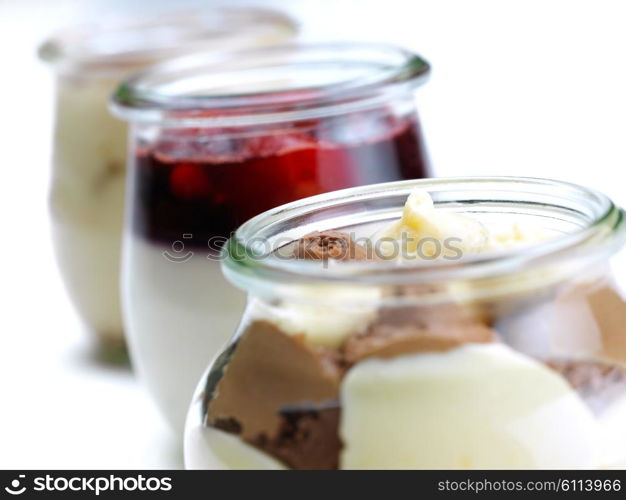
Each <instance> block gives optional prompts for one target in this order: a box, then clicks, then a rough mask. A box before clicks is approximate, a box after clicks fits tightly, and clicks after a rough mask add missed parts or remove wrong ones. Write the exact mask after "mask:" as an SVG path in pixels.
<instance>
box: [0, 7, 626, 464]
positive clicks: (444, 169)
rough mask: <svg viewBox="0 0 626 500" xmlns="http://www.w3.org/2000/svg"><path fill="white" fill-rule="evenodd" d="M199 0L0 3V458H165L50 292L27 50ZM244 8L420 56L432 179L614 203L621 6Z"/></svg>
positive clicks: (124, 389)
mask: <svg viewBox="0 0 626 500" xmlns="http://www.w3.org/2000/svg"><path fill="white" fill-rule="evenodd" d="M211 3H212V2H211V1H204V2H198V1H196V2H181V1H177V2H166V1H163V0H151V1H135V2H132V6H129V4H131V2H128V1H118V0H114V1H112V0H108V1H104V0H94V1H82V2H79V1H68V0H54V1H52V0H48V1H43V0H39V1H35V0H15V1H9V0H0V36H1V39H0V65H1V66H0V67H1V68H2V69H1V70H0V104H1V106H0V145H1V154H0V218H1V219H0V221H1V226H0V230H1V234H2V236H1V237H2V242H1V243H2V244H1V245H0V252H1V253H0V293H1V297H0V304H2V305H1V306H0V468H18V469H24V468H37V467H40V468H144V467H145V468H159V467H176V466H180V458H179V457H180V450H179V449H178V445H177V440H176V439H175V438H174V437H171V436H169V435H168V432H167V430H166V428H165V427H164V425H163V424H162V423H161V421H160V419H159V416H158V415H157V413H156V411H155V410H154V408H153V407H152V404H151V402H150V401H149V400H148V398H147V396H146V395H145V394H144V393H143V391H142V390H141V386H140V385H139V384H138V383H137V382H136V381H135V380H134V378H133V377H132V375H131V373H130V372H129V371H127V370H123V369H115V368H111V367H107V366H106V365H101V364H98V363H96V362H94V361H93V360H92V358H91V355H90V350H89V344H88V341H87V340H86V336H85V335H84V333H83V332H82V331H81V326H80V324H79V322H78V320H77V318H76V316H75V314H74V312H73V311H72V309H71V307H70V305H69V303H68V301H67V299H66V297H65V294H64V290H63V288H62V286H61V283H60V279H59V276H58V273H57V270H56V267H55V265H54V260H53V257H52V251H51V245H50V237H49V229H48V220H47V205H46V196H47V188H48V181H49V162H50V161H49V158H50V137H51V135H50V134H51V120H52V77H51V75H50V74H49V72H48V71H47V69H46V68H45V67H44V66H42V65H40V64H39V63H38V62H37V60H36V58H35V56H34V53H35V49H36V46H37V43H38V42H39V41H40V40H41V38H43V37H44V36H45V35H46V34H47V33H48V32H49V31H50V30H53V29H55V28H57V27H60V26H63V25H67V24H71V23H74V22H77V21H80V20H85V19H90V18H91V19H93V18H99V17H102V16H106V15H111V14H117V15H123V14H125V13H127V12H130V11H131V10H132V11H139V12H141V11H142V10H148V11H150V12H152V13H153V12H154V11H155V9H171V8H174V7H176V6H181V5H184V4H193V5H198V4H201V5H210V4H211ZM235 3H243V2H229V4H230V5H232V4H235ZM245 4H246V5H250V4H251V2H246V3H245ZM256 4H257V5H274V6H278V7H281V8H284V9H285V10H287V11H289V12H291V13H292V14H293V15H294V16H295V17H296V18H297V19H298V20H299V21H300V23H301V24H302V29H303V38H305V39H316V38H317V39H321V38H325V39H330V40H339V39H369V40H382V41H387V42H396V43H400V44H403V45H406V46H408V47H409V48H412V49H414V50H416V51H417V52H419V53H420V54H422V55H423V56H425V57H426V58H427V59H429V60H430V61H431V63H432V65H433V73H432V78H431V80H430V82H429V83H428V84H427V85H426V86H425V87H424V88H422V89H420V93H419V103H420V109H421V113H422V121H423V124H424V128H425V131H426V135H427V140H428V144H429V150H430V154H431V157H432V160H433V163H434V166H435V169H436V173H437V174H438V175H468V174H472V175H478V174H502V175H530V176H542V177H553V178H559V179H566V180H570V181H574V182H579V183H583V184H587V185H590V186H593V187H596V188H599V189H601V190H604V191H606V192H607V193H608V194H610V195H611V196H613V197H614V198H615V199H616V200H617V201H618V202H620V203H623V204H626V185H625V183H624V178H625V176H624V170H625V168H626V98H625V93H626V69H625V63H624V61H625V59H626V58H625V55H626V27H625V26H626V4H625V3H624V2H620V1H606V0H596V1H591V0H589V1H584V2H581V1H572V0H568V1H564V0H563V1H562V0H543V1H537V0H524V1H507V2H503V1H496V0H493V1H487V0H474V1H471V2H469V1H466V0H437V1H434V0H432V1H429V2H423V1H416V0H406V1H401V0H384V1H376V0H361V1H348V0H327V1H323V0H300V1H298V0H289V1H287V0H282V1H265V2H263V1H257V2H256Z"/></svg>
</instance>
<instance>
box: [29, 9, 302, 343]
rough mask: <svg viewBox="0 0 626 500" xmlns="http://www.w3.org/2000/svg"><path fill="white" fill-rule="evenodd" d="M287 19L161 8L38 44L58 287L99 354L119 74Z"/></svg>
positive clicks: (122, 134) (117, 234)
mask: <svg viewBox="0 0 626 500" xmlns="http://www.w3.org/2000/svg"><path fill="white" fill-rule="evenodd" d="M294 32H295V27H294V24H293V23H292V21H291V20H290V19H288V18H287V17H285V16H283V15H281V14H279V13H276V12H273V11H269V10H261V9H216V10H207V11H193V12H180V13H173V14H172V13H170V14H168V15H167V16H162V17H158V18H154V19H145V18H144V19H142V20H137V19H135V20H134V21H131V22H126V23H124V24H120V23H110V24H103V25H98V26H83V27H80V28H74V29H71V30H67V31H64V32H62V33H60V34H59V35H57V36H54V37H53V38H51V39H49V40H48V41H46V42H45V43H44V44H43V45H42V46H41V48H40V57H41V58H42V59H43V60H44V61H46V62H48V63H50V64H51V65H52V67H53V68H54V70H55V73H56V123H55V135H54V159H53V176H52V183H51V194H50V208H51V213H52V223H53V233H54V244H55V251H56V256H57V260H58V263H59V266H60V268H61V272H62V275H63V279H64V282H65V285H66V287H67V289H68V291H69V294H70V296H71V299H72V301H73V302H74V305H75V306H76V309H77V310H78V312H79V313H80V315H81V317H82V319H83V320H84V323H85V324H86V325H87V326H88V327H89V328H90V330H92V331H93V332H94V333H95V334H96V335H97V338H98V339H99V340H100V341H101V342H102V347H104V348H105V352H110V353H111V354H115V353H117V352H119V348H120V347H123V327H122V317H121V311H120V297H119V269H120V247H121V235H122V226H123V213H124V190H125V188H124V186H125V178H126V141H127V127H126V124H124V123H123V122H120V121H119V120H116V119H115V118H113V117H112V116H111V115H110V114H109V112H108V110H107V102H108V99H109V97H110V95H111V93H112V92H113V90H114V89H115V86H116V84H117V83H118V82H119V81H120V80H121V79H122V78H123V77H125V76H128V75H129V74H130V73H132V72H134V71H136V70H138V69H139V68H142V67H145V66H147V65H149V64H152V63H154V62H156V61H159V60H162V59H164V58H167V57H171V56H173V55H176V54H178V55H180V54H183V53H189V52H195V51H200V50H201V51H203V53H207V52H210V51H213V52H221V51H224V50H235V49H241V48H250V47H257V46H265V45H270V44H273V43H277V42H281V41H285V40H288V39H289V38H290V37H291V36H292V35H293V34H294Z"/></svg>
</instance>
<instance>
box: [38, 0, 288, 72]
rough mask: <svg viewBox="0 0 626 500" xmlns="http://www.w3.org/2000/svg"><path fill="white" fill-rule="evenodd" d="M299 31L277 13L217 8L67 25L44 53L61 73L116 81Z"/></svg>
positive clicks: (43, 47) (41, 55)
mask: <svg viewBox="0 0 626 500" xmlns="http://www.w3.org/2000/svg"><path fill="white" fill-rule="evenodd" d="M296 32H297V25H296V23H295V22H294V21H293V20H292V19H291V18H290V17H289V16H287V15H286V14H283V13H281V12H279V11H276V10H272V9H265V8H258V7H225V6H221V7H220V6H216V7H211V8H207V9H205V8H197V9H186V10H179V11H173V12H165V13H159V14H156V15H153V16H148V17H145V16H143V17H139V16H136V17H131V18H130V19H128V18H107V19H105V20H104V21H101V22H98V23H95V22H94V23H91V24H83V25H76V26H71V27H67V28H65V29H62V30H60V31H59V32H57V33H55V34H53V35H51V36H50V37H49V38H48V39H46V40H44V41H43V42H42V43H41V45H40V46H39V48H38V55H39V58H40V59H41V60H42V61H44V62H47V63H49V64H50V65H52V66H53V67H54V69H55V70H56V71H57V72H60V73H64V72H75V71H81V72H87V73H88V74H89V75H95V76H107V75H110V76H112V77H114V76H121V75H127V74H128V73H129V72H132V71H136V70H137V69H138V68H139V67H142V66H145V65H149V64H154V63H155V62H157V61H159V60H164V59H167V58H171V57H175V56H181V55H182V54H189V53H195V52H199V51H203V50H204V51H206V50H211V49H213V50H220V51H221V50H223V47H224V45H226V46H228V47H230V48H231V50H232V49H241V48H245V47H249V46H252V45H253V44H259V45H266V44H268V43H276V42H278V41H281V40H283V39H284V38H285V37H286V36H291V35H293V34H295V33H296Z"/></svg>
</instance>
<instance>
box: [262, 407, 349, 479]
mask: <svg viewBox="0 0 626 500" xmlns="http://www.w3.org/2000/svg"><path fill="white" fill-rule="evenodd" d="M339 413H340V410H339V408H322V409H295V408H289V409H283V410H281V412H280V415H281V417H282V421H281V426H280V429H279V431H278V433H277V435H276V436H275V437H273V438H269V437H268V436H267V435H266V434H261V435H260V436H258V437H257V438H256V439H254V440H251V444H253V445H255V446H257V447H258V448H260V449H262V450H264V451H265V452H267V453H270V454H271V455H273V456H274V457H276V458H278V459H279V460H281V461H282V462H284V463H285V464H286V465H288V466H289V467H291V468H292V469H338V468H339V452H340V451H341V448H342V443H341V440H340V439H339V436H338V433H337V430H338V428H339Z"/></svg>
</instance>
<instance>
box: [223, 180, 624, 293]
mask: <svg viewBox="0 0 626 500" xmlns="http://www.w3.org/2000/svg"><path fill="white" fill-rule="evenodd" d="M416 188H422V189H425V190H426V191H428V192H429V193H431V194H432V195H433V197H434V198H435V203H436V204H437V203H438V202H437V199H436V194H437V193H439V194H442V193H443V194H442V196H443V200H444V201H443V202H444V203H448V204H451V203H457V204H460V206H465V207H476V205H477V204H479V203H485V204H491V205H493V204H494V203H495V202H496V200H498V196H497V193H498V192H501V193H503V194H506V195H508V196H510V197H511V203H519V204H521V203H524V202H525V201H524V200H526V202H527V203H528V205H529V206H532V207H534V209H535V210H541V209H542V206H544V207H546V210H547V207H554V208H558V207H560V208H562V209H563V210H564V211H565V212H567V213H568V214H569V215H570V216H571V217H573V218H577V217H578V218H579V220H580V221H581V222H583V219H584V224H583V225H581V226H580V228H579V229H576V230H575V231H572V232H570V233H567V234H564V235H563V236H559V237H557V238H554V239H550V240H547V241H542V242H539V243H535V244H532V245H530V246H524V247H523V248H512V249H509V250H506V251H501V252H490V253H484V254H480V253H477V254H472V255H468V256H464V257H463V258H462V259H461V260H457V261H443V260H437V261H424V260H417V261H416V260H412V261H407V262H402V263H400V264H398V262H397V261H388V260H383V261H377V262H358V261H357V262H338V263H336V265H330V266H328V267H325V268H324V269H323V272H321V271H320V270H321V268H320V265H319V261H311V260H301V259H277V258H268V256H269V255H270V253H272V252H273V251H274V250H276V249H277V248H278V247H281V246H283V245H286V244H288V243H287V242H286V241H285V240H278V239H277V237H276V236H277V235H278V234H280V232H281V230H282V232H283V233H285V234H286V235H288V237H289V238H292V241H295V240H296V239H297V238H299V237H301V236H303V235H304V234H306V233H303V232H300V233H301V234H298V232H297V231H295V229H297V228H298V226H299V225H301V224H303V223H304V222H305V221H308V222H309V226H310V225H311V223H313V225H315V224H318V225H319V224H321V221H322V220H323V218H322V217H320V214H322V215H323V214H324V213H327V214H330V215H334V216H336V215H337V213H338V212H339V211H341V210H344V211H345V210H347V209H349V208H350V207H352V209H353V211H354V213H353V214H352V215H350V216H346V217H345V218H346V222H347V220H348V219H349V218H350V217H352V218H354V217H355V215H356V214H358V213H359V210H360V211H361V212H366V211H368V210H370V209H371V210H372V214H374V216H373V217H374V221H375V220H376V215H375V212H374V211H373V209H374V208H376V207H381V210H382V207H388V206H389V205H390V203H393V202H394V200H395V203H396V205H398V204H400V205H399V206H400V207H401V206H402V205H403V204H404V201H405V200H406V198H407V196H408V195H409V194H410V193H411V191H413V190H414V189H416ZM446 193H447V194H446ZM472 193H473V194H472ZM476 193H481V195H480V196H477V194H476ZM464 194H466V195H467V198H466V199H462V196H463V195H464ZM533 196H535V198H536V199H535V200H531V199H530V198H532V197H533ZM585 210H586V212H585ZM361 215H364V214H363V213H361ZM624 215H625V214H624V211H623V210H622V209H621V208H620V207H618V206H616V205H615V204H614V203H613V202H612V201H611V200H610V199H609V198H608V197H607V196H605V195H604V194H602V193H600V192H598V191H595V190H593V189H590V188H586V187H583V186H579V185H577V184H572V183H568V182H564V181H556V180H549V179H540V178H531V177H453V178H437V179H417V180H408V181H398V182H390V183H383V184H374V185H369V186H361V187H356V188H350V189H344V190H340V191H334V192H331V193H326V194H322V195H318V196H313V197H310V198H305V199H302V200H299V201H296V202H292V203H289V204H286V205H283V206H280V207H277V208H274V209H272V210H269V211H267V212H264V213H263V214H260V215H258V216H256V217H254V218H252V219H250V220H249V221H247V222H246V223H244V224H243V225H242V226H240V227H239V229H237V231H236V232H235V233H234V234H233V235H232V236H231V238H230V239H229V240H228V242H227V244H226V245H225V247H224V249H223V252H222V258H223V262H222V268H223V271H224V273H225V274H226V276H227V278H228V279H229V280H230V281H231V282H232V283H233V284H235V285H236V286H238V287H239V288H242V289H244V290H249V291H250V290H261V289H262V288H263V287H269V288H271V287H273V286H275V285H281V284H285V285H294V284H295V285H300V284H332V285H337V284H345V285H350V286H352V285H380V286H384V285H412V284H432V283H446V282H448V283H449V282H452V281H459V280H461V281H472V280H483V279H491V278H497V277H502V276H509V277H510V276H514V275H516V274H519V273H522V272H524V271H527V270H529V269H530V270H532V269H533V268H537V267H540V266H549V265H554V264H556V263H559V264H563V263H566V262H569V261H571V260H573V259H585V258H596V259H603V258H608V257H609V256H610V255H612V254H613V253H614V252H615V251H616V250H617V249H619V248H620V247H621V246H623V245H624V243H625V242H626V221H625V218H624ZM361 219H362V220H360V221H359V222H367V221H368V220H369V219H367V218H366V217H361ZM324 229H336V228H324ZM324 229H321V230H324ZM311 230H313V229H311ZM307 232H308V231H307ZM261 241H262V242H267V243H269V250H268V246H263V248H262V249H261V246H260V245H259V242H261ZM272 245H278V246H274V247H272Z"/></svg>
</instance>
